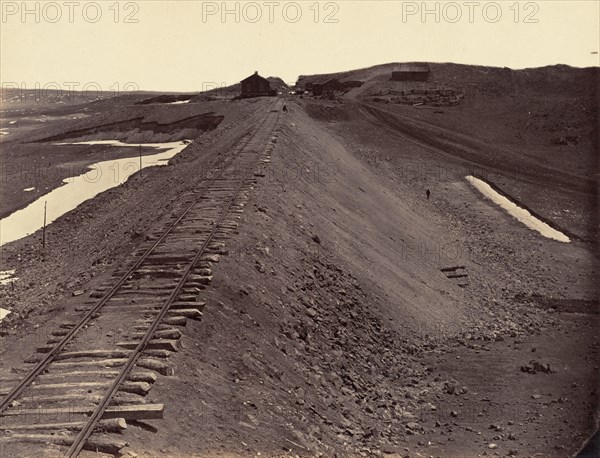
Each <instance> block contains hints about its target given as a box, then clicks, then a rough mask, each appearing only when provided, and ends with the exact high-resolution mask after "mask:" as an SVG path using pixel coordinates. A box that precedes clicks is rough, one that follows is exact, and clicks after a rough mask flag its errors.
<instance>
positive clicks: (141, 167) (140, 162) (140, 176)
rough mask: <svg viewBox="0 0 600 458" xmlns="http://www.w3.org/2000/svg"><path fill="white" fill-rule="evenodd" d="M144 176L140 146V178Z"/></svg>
mask: <svg viewBox="0 0 600 458" xmlns="http://www.w3.org/2000/svg"><path fill="white" fill-rule="evenodd" d="M141 176H142V145H140V177H141Z"/></svg>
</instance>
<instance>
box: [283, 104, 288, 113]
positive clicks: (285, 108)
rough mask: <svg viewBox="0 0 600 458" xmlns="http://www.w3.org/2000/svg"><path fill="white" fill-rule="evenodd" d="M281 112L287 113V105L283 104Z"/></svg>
mask: <svg viewBox="0 0 600 458" xmlns="http://www.w3.org/2000/svg"><path fill="white" fill-rule="evenodd" d="M283 112H284V113H287V106H285V105H284V106H283Z"/></svg>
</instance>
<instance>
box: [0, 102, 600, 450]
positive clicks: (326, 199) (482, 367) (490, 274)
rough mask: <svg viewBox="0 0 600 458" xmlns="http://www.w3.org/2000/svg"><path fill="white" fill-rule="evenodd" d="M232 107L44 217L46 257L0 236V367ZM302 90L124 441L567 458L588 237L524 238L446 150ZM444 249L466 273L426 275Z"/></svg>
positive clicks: (133, 241) (229, 128)
mask: <svg viewBox="0 0 600 458" xmlns="http://www.w3.org/2000/svg"><path fill="white" fill-rule="evenodd" d="M237 103H238V105H236V107H235V108H231V107H224V108H222V112H223V113H224V114H225V117H224V120H223V122H222V123H221V124H220V125H219V126H218V127H217V128H216V129H215V130H214V131H211V132H208V133H205V134H203V135H201V136H200V137H198V138H197V139H196V141H195V143H194V145H193V146H191V147H190V148H188V149H187V150H186V151H184V152H183V153H182V154H181V155H180V156H179V157H178V158H177V159H176V160H174V161H173V164H172V165H171V166H169V167H165V168H162V169H161V170H155V171H153V172H152V173H148V174H145V175H144V177H143V178H139V177H137V178H133V179H131V180H130V181H129V182H128V183H127V184H126V185H124V186H121V187H119V188H115V189H113V190H111V191H108V192H106V193H104V194H102V195H101V196H99V197H98V198H96V199H94V200H93V201H90V202H87V203H86V204H84V205H82V206H81V207H80V208H78V209H77V210H75V211H73V212H71V213H70V214H68V215H66V216H65V217H64V218H62V219H61V220H59V221H58V222H56V223H54V224H53V225H52V226H51V227H50V230H49V240H50V241H51V244H50V248H49V249H48V250H47V251H46V252H45V253H41V252H40V249H39V235H34V236H32V237H28V238H26V239H24V240H22V241H18V242H16V243H13V244H10V245H8V246H7V247H3V254H2V256H3V259H2V269H5V268H9V267H10V268H15V269H16V270H17V276H18V277H19V278H20V280H19V281H17V282H16V283H15V287H14V290H13V289H11V288H8V289H4V291H3V297H2V300H1V302H0V306H1V307H3V308H9V309H11V310H13V311H14V313H13V314H11V315H10V318H9V319H7V320H5V322H3V325H2V334H3V336H2V348H3V353H2V356H1V360H2V361H1V365H2V369H3V370H10V369H11V368H12V369H18V368H19V367H22V366H23V365H22V360H23V359H24V357H26V356H27V355H28V354H29V353H30V352H31V351H32V350H33V348H34V347H35V346H36V344H39V342H35V339H33V338H32V337H31V336H33V335H38V334H40V333H41V334H43V329H44V328H45V327H46V326H48V327H51V326H52V324H53V320H59V319H60V316H61V313H63V312H62V311H63V310H65V309H68V308H70V307H73V306H74V305H76V304H77V303H78V301H79V300H80V299H78V298H76V297H70V296H71V293H72V291H73V290H75V289H85V290H86V291H87V290H90V289H91V287H92V286H93V284H94V283H98V282H99V281H100V280H101V279H102V278H105V277H106V276H107V275H108V274H109V273H110V272H111V271H112V270H113V269H115V268H116V267H117V266H118V265H119V264H120V263H122V262H125V260H126V259H127V257H128V253H130V252H131V251H132V250H133V249H134V248H135V247H136V246H137V245H138V244H139V243H140V241H141V240H143V238H144V236H145V234H147V233H149V232H150V231H151V229H152V227H153V225H154V224H155V223H156V221H157V220H161V219H164V218H167V217H168V216H170V215H171V214H172V213H173V212H175V211H176V210H177V195H179V194H181V193H184V192H186V191H187V190H189V189H192V188H193V184H194V177H195V176H197V174H198V173H199V170H202V168H203V167H210V166H211V164H214V163H215V162H217V161H218V160H219V155H220V154H223V153H224V152H225V151H227V149H228V148H230V147H231V145H232V144H234V143H235V141H236V140H237V139H239V138H240V137H241V136H242V135H243V133H245V132H247V131H248V130H249V129H250V128H251V126H252V125H253V123H255V122H256V121H257V120H258V119H259V118H260V116H261V111H260V110H261V107H264V106H265V105H264V104H263V103H262V102H261V101H260V100H259V101H252V102H248V101H243V102H237ZM313 103H324V102H311V101H301V100H297V101H296V102H294V101H289V102H287V104H288V108H289V113H288V114H286V115H282V119H281V123H282V124H281V127H280V134H279V137H278V138H279V139H278V142H277V145H276V147H275V149H274V151H273V154H272V163H271V168H270V170H269V173H267V176H265V177H264V178H262V179H261V180H260V182H259V185H258V187H257V188H256V190H255V191H254V193H253V194H252V195H251V199H250V203H249V205H248V209H247V211H246V212H245V213H244V214H243V217H242V221H241V224H240V229H239V234H238V235H237V236H236V237H235V238H234V239H232V240H231V241H230V242H229V243H228V244H227V249H228V251H229V255H228V256H224V257H223V258H222V260H221V262H220V264H219V267H218V269H216V270H215V279H214V281H213V283H212V284H211V286H210V287H209V288H208V289H207V290H206V292H205V300H206V301H207V306H206V308H205V310H204V319H203V321H202V322H200V323H190V324H189V325H188V326H187V327H186V329H185V332H184V338H183V339H182V342H183V348H182V350H181V351H180V352H178V353H177V354H175V355H173V356H172V357H171V362H172V364H173V366H174V367H175V375H174V376H173V377H168V378H167V377H161V378H159V380H158V382H157V383H156V387H155V388H154V389H153V390H152V391H151V393H150V394H149V398H150V400H155V401H157V402H164V403H165V405H166V414H165V418H164V419H163V420H160V421H148V422H146V423H141V422H140V423H139V424H137V425H130V426H129V428H128V429H127V431H126V432H125V434H124V436H125V438H126V440H127V441H128V442H129V444H130V445H129V447H128V449H127V451H126V454H128V455H129V456H150V457H154V456H156V457H159V456H178V457H179V456H181V457H183V456H258V455H259V454H260V455H261V456H296V455H297V456H372V455H379V456H381V455H386V456H402V457H405V456H410V457H413V456H440V457H441V456H444V457H445V456H456V457H469V456H481V455H492V456H494V455H496V456H506V455H513V456H514V455H518V456H570V455H572V454H573V453H574V452H576V451H577V449H578V448H579V447H580V446H581V444H582V443H583V441H584V440H585V438H586V437H587V435H589V434H590V432H591V431H592V430H593V428H594V421H595V417H596V412H597V393H596V387H597V373H598V354H597V351H598V341H597V336H596V332H595V331H596V329H597V303H594V299H595V298H596V297H597V290H596V289H595V288H594V282H593V281H594V277H595V275H596V273H597V265H596V262H597V261H596V258H595V257H594V255H593V249H592V247H590V246H589V244H587V243H586V242H583V241H574V242H573V243H571V244H560V243H559V242H555V241H551V240H547V239H543V238H542V237H541V236H540V235H538V234H537V233H533V232H531V231H530V230H529V229H527V228H525V227H524V226H522V225H520V223H518V222H516V221H514V220H512V219H511V218H510V217H508V216H507V215H505V214H504V213H503V212H502V211H501V210H499V209H497V208H495V207H494V206H492V204H491V203H489V202H487V201H485V200H483V199H482V198H481V196H479V195H478V194H477V193H476V191H475V190H473V189H470V188H469V186H468V184H467V183H466V182H464V180H463V179H462V176H463V175H461V173H462V172H463V170H462V169H461V167H462V165H460V164H455V163H453V162H452V161H447V162H443V161H441V160H440V159H439V158H438V157H436V156H432V154H431V152H430V151H428V150H427V149H424V148H421V147H419V146H418V145H415V144H414V143H411V142H407V141H405V140H403V139H402V138H400V137H397V136H395V135H393V134H392V133H390V132H389V130H388V129H383V128H378V127H377V126H373V125H372V124H371V123H370V121H369V120H367V119H364V118H361V117H360V115H358V113H357V112H356V111H355V110H353V109H352V106H351V105H349V106H343V105H342V106H339V107H337V108H336V110H334V111H335V116H332V117H327V116H325V117H324V116H315V113H316V112H320V111H322V110H319V109H318V108H317V109H316V108H315V107H314V106H313V105H311V104H313ZM213 108H215V107H213ZM211 111H215V112H216V113H217V114H219V109H218V108H216V109H213V110H211ZM407 164H409V165H415V164H421V165H423V164H425V165H426V166H427V167H430V168H431V167H434V168H437V169H443V170H448V171H450V173H448V174H446V175H444V176H443V177H436V178H433V179H432V178H431V176H430V175H428V174H425V175H424V174H423V172H422V169H419V168H414V167H412V166H411V167H407ZM429 170H431V169H429ZM425 188H430V189H431V190H432V199H431V200H430V201H427V200H426V199H425V195H424V189H425ZM149 202H151V203H152V204H151V205H149V204H148V203H149ZM115 203H118V205H116V204H115ZM132 214H135V217H133V218H132V217H131V215H132ZM456 265H463V266H465V267H466V268H467V271H468V283H469V284H468V286H466V287H465V288H461V287H459V286H458V285H457V284H456V282H455V281H454V280H452V279H449V278H447V277H446V275H445V274H444V273H443V272H441V269H442V268H446V267H451V266H456ZM88 282H91V283H88Z"/></svg>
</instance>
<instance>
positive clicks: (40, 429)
mask: <svg viewBox="0 0 600 458" xmlns="http://www.w3.org/2000/svg"><path fill="white" fill-rule="evenodd" d="M274 105H277V107H278V108H280V105H281V103H280V102H275V104H274ZM278 117H279V110H278V109H277V110H269V111H268V112H267V113H266V115H265V117H264V119H263V121H262V125H261V126H260V127H258V128H257V129H256V131H255V132H254V133H252V134H249V135H248V136H247V138H245V139H243V140H242V141H241V142H240V143H238V145H237V147H236V151H234V154H232V155H231V157H230V158H229V159H228V160H226V161H225V163H224V164H223V165H222V166H221V167H219V168H218V169H215V170H214V171H213V173H212V174H211V176H209V177H208V178H206V180H204V181H203V182H202V184H201V185H200V186H199V187H198V189H197V190H196V191H195V193H194V195H193V196H192V198H191V201H190V202H189V203H188V204H187V205H186V206H185V209H184V210H183V212H181V213H180V214H178V215H176V216H173V217H172V218H171V220H169V221H168V222H167V227H166V229H161V230H159V231H157V232H156V233H153V234H152V235H151V236H150V237H148V240H147V241H146V242H145V244H144V245H143V246H141V247H140V248H138V250H136V252H135V253H134V255H135V256H134V258H135V261H134V262H133V263H132V265H130V266H126V267H124V268H122V269H121V270H120V271H118V272H117V273H116V274H115V275H114V276H113V280H112V281H109V282H107V283H105V284H104V285H102V286H101V287H100V288H99V289H97V290H95V291H92V292H91V293H90V297H89V298H88V299H87V300H86V302H85V303H84V305H83V306H80V307H78V308H76V311H77V312H80V313H81V316H80V317H78V319H77V320H74V321H72V322H67V323H63V324H61V325H60V327H59V328H58V329H56V330H55V331H53V332H52V336H51V337H50V339H49V340H48V341H47V342H46V344H45V345H44V346H42V347H39V348H38V349H37V354H36V355H33V356H32V357H31V358H29V359H28V360H27V362H28V363H31V364H32V365H33V366H32V369H31V371H30V372H29V373H28V374H27V375H26V376H25V377H24V378H21V379H19V380H15V379H11V378H10V377H9V378H2V379H0V395H1V396H3V397H2V400H1V401H0V450H2V448H1V447H4V446H7V447H8V446H9V445H10V446H11V447H12V448H15V447H16V449H15V450H19V452H18V453H19V455H20V456H25V455H23V454H22V453H26V455H27V456H36V457H37V456H42V455H43V454H46V455H49V454H50V455H59V454H60V455H64V456H68V457H75V456H77V455H78V454H79V453H80V452H81V450H82V449H84V448H85V449H89V450H94V451H100V452H104V453H112V454H117V453H118V452H119V450H121V449H122V448H123V447H124V446H126V442H125V441H123V440H122V439H121V438H120V437H119V436H118V434H113V433H118V432H119V431H121V430H123V429H125V428H126V426H127V422H128V421H129V422H135V421H140V420H146V419H156V418H162V415H163V410H164V406H163V405H162V404H148V403H146V402H145V399H144V396H145V395H146V394H147V393H148V392H149V391H150V389H151V388H152V384H153V383H154V381H155V380H157V377H158V376H159V375H166V376H168V375H172V373H173V371H172V369H171V367H170V366H169V363H168V357H169V356H170V354H171V353H172V352H175V351H178V348H179V344H178V340H179V338H180V337H181V336H182V333H181V331H180V330H179V329H178V328H179V327H180V326H185V324H186V321H187V320H188V319H201V317H202V309H203V307H204V305H205V303H204V302H203V301H202V300H201V297H202V291H203V290H204V289H205V288H206V285H208V284H209V283H210V282H211V279H212V266H213V265H214V264H215V263H217V262H218V261H219V256H220V255H222V254H226V251H225V241H226V240H227V239H228V238H230V237H231V234H232V232H235V231H236V230H237V220H239V218H240V216H239V214H240V213H241V212H242V211H243V208H244V202H245V201H246V200H247V198H248V193H249V192H250V191H251V189H252V188H253V187H254V184H255V183H256V180H257V177H260V176H264V171H261V170H262V169H264V167H266V164H267V163H268V162H269V160H270V152H271V150H272V148H273V144H274V142H275V141H276V135H277V134H276V124H277V120H278ZM157 374H158V375H157ZM7 384H8V386H9V388H8V389H6V388H2V387H3V386H6V385H7ZM31 443H38V444H40V447H39V449H38V450H35V452H30V450H32V447H33V448H38V447H35V446H32V445H31ZM19 447H22V448H19ZM23 451H24V452H23ZM13 453H14V452H13ZM2 455H4V454H2Z"/></svg>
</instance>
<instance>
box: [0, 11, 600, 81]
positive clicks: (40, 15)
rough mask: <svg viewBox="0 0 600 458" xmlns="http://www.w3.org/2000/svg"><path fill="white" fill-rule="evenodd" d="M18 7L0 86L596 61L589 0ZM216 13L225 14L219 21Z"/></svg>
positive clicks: (5, 42) (595, 25) (8, 22)
mask: <svg viewBox="0 0 600 458" xmlns="http://www.w3.org/2000/svg"><path fill="white" fill-rule="evenodd" d="M25 4H26V8H27V11H24V8H23V6H22V2H21V1H5V0H2V1H0V6H1V10H2V18H1V22H0V27H1V30H0V81H1V82H2V86H3V87H8V85H11V84H12V85H14V84H17V85H19V86H21V85H26V86H27V87H35V84H38V85H39V86H41V87H44V86H46V85H49V84H52V83H54V84H55V85H58V87H62V88H65V89H67V88H69V87H75V88H77V87H78V88H82V87H83V86H84V85H88V88H90V86H89V85H95V86H94V87H91V88H92V89H94V88H96V89H97V88H100V89H101V90H103V91H109V90H114V89H115V88H117V87H118V88H120V89H121V90H122V88H123V87H124V86H125V85H126V84H127V83H129V82H131V83H134V84H135V87H137V88H139V89H141V90H163V91H199V90H202V89H203V88H207V85H211V84H218V85H229V84H233V83H236V82H238V81H239V80H241V79H243V78H244V77H246V76H248V75H249V74H251V73H253V72H254V71H255V70H258V72H259V73H260V74H261V75H263V76H280V77H281V78H283V79H284V80H285V81H286V82H289V83H293V82H295V81H296V79H297V77H298V75H300V74H314V73H330V72H337V71H344V70H349V69H355V68H361V67H367V66H371V65H376V64H382V63H389V62H403V61H428V62H455V63H465V64H479V65H492V66H499V67H511V68H527V67H537V66H544V65H553V64H557V63H560V64H568V65H572V66H577V67H587V66H598V65H599V63H600V60H599V55H598V51H600V49H599V47H600V45H599V43H600V34H599V29H600V26H599V21H600V9H599V5H600V2H599V1H597V0H589V1H577V0H575V1H573V0H569V1H561V0H551V1H537V2H528V1H520V2H516V1H515V0H510V1H503V0H500V1H497V2H488V1H471V2H470V1H457V2H445V1H443V2H435V1H428V2H422V1H418V2H404V1H397V0H390V1H377V0H376V1H337V2H327V1H320V2H316V1H313V0H311V1H299V2H287V1H273V2H269V1H264V2H263V1H257V2H225V3H223V2H220V1H219V2H202V1H196V0H188V1H178V0H175V1H173V0H171V1H162V0H149V1H135V2H128V1H121V2H118V3H117V2H115V0H110V1H97V2H88V1H72V2H68V1H56V2H47V1H42V2H25ZM223 6H225V7H226V8H227V9H228V10H230V11H231V12H230V13H229V14H227V15H226V16H225V17H222V15H221V13H222V12H223ZM423 7H425V8H426V9H427V10H428V11H429V13H428V14H426V15H425V16H424V17H423V16H422V13H423V9H424V8H423ZM317 11H318V15H317V14H316V13H317ZM203 13H204V15H203ZM259 13H260V14H261V16H260V17H259V16H258V14H259ZM270 16H271V17H270ZM135 21H137V22H135ZM75 84H77V85H78V86H75Z"/></svg>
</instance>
